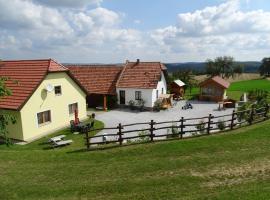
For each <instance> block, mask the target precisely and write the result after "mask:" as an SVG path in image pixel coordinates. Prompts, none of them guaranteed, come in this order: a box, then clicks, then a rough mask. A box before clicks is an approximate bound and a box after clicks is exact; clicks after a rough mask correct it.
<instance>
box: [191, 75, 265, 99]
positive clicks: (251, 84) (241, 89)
mask: <svg viewBox="0 0 270 200" xmlns="http://www.w3.org/2000/svg"><path fill="white" fill-rule="evenodd" d="M256 89H260V90H266V91H269V92H270V81H269V80H267V79H257V80H248V81H239V82H233V83H231V85H230V87H229V89H228V91H227V95H228V96H229V98H232V99H234V100H237V101H239V99H240V97H241V95H242V94H243V93H245V92H249V91H251V90H256ZM199 92H200V91H199V88H193V89H192V91H191V93H190V91H189V90H187V91H186V98H187V99H190V98H191V97H192V96H194V95H197V94H199Z"/></svg>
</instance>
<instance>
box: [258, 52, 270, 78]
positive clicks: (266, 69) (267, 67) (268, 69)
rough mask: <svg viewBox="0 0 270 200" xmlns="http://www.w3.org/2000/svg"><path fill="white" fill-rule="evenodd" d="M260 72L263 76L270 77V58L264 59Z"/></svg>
mask: <svg viewBox="0 0 270 200" xmlns="http://www.w3.org/2000/svg"><path fill="white" fill-rule="evenodd" d="M259 72H260V74H261V75H262V76H270V57H269V58H264V59H262V64H261V66H260V67H259Z"/></svg>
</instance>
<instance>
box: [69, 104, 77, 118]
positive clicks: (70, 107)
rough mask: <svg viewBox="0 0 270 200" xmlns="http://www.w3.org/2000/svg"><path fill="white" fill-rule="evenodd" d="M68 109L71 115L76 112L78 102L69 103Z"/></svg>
mask: <svg viewBox="0 0 270 200" xmlns="http://www.w3.org/2000/svg"><path fill="white" fill-rule="evenodd" d="M68 110H69V114H70V115H72V114H74V113H75V110H78V103H73V104H69V105H68Z"/></svg>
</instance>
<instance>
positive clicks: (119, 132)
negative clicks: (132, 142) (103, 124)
mask: <svg viewBox="0 0 270 200" xmlns="http://www.w3.org/2000/svg"><path fill="white" fill-rule="evenodd" d="M117 128H118V142H119V144H120V145H122V142H123V138H122V129H123V127H122V125H121V123H120V124H119V125H118V127H117Z"/></svg>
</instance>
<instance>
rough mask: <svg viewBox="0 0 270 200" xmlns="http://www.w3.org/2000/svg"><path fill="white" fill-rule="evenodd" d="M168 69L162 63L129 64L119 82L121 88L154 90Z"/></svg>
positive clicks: (118, 85) (138, 62)
mask: <svg viewBox="0 0 270 200" xmlns="http://www.w3.org/2000/svg"><path fill="white" fill-rule="evenodd" d="M164 70H166V67H165V66H164V65H163V64H162V63H160V62H140V61H137V62H127V63H126V65H125V67H124V69H123V71H122V73H121V75H120V78H119V80H118V82H117V85H116V86H117V87H119V88H141V89H154V88H156V87H157V84H158V82H159V80H160V78H161V72H162V71H164Z"/></svg>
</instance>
